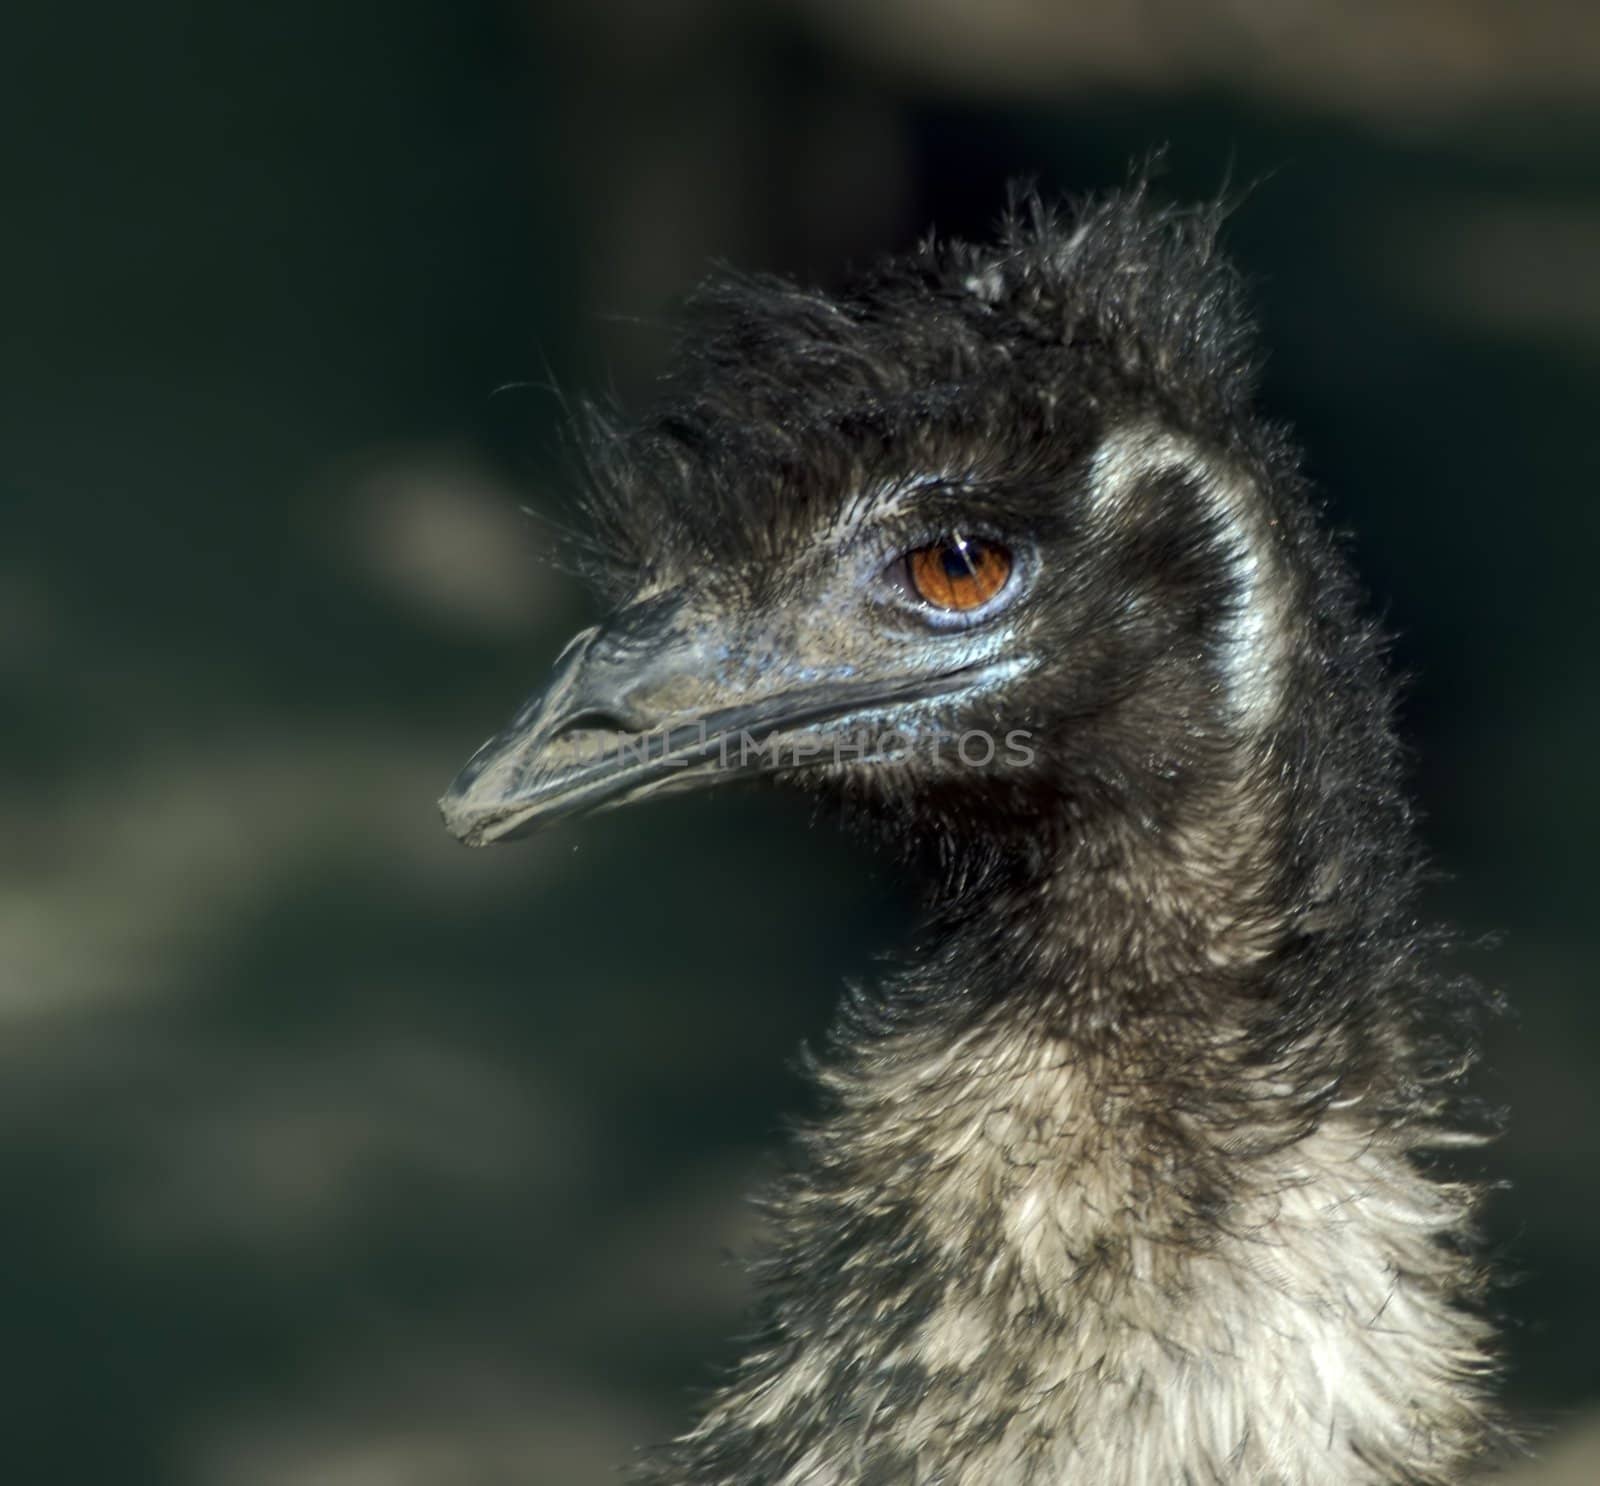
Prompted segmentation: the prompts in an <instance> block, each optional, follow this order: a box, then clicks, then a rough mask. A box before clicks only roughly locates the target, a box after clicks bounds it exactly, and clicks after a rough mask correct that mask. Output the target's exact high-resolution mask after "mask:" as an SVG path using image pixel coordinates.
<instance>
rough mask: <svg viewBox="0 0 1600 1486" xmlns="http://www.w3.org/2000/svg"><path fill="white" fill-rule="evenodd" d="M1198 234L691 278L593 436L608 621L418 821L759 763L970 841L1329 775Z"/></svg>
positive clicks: (1260, 458) (1068, 230)
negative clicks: (1227, 788) (837, 282)
mask: <svg viewBox="0 0 1600 1486" xmlns="http://www.w3.org/2000/svg"><path fill="white" fill-rule="evenodd" d="M1216 225H1217V213H1216V212H1215V211H1202V212H1195V213H1187V214H1185V213H1177V212H1164V211H1157V210H1154V209H1152V208H1150V207H1149V206H1148V205H1147V204H1146V203H1145V201H1144V200H1143V199H1142V196H1141V194H1140V193H1138V192H1134V193H1130V194H1127V195H1122V196H1115V197H1112V198H1110V199H1108V200H1106V201H1103V202H1100V203H1095V204H1090V205H1088V206H1086V207H1084V208H1082V209H1081V210H1080V211H1079V212H1078V213H1077V214H1076V215H1074V216H1072V217H1070V218H1058V217H1056V216H1054V215H1052V214H1051V213H1049V212H1047V211H1045V210H1044V209H1043V208H1042V207H1040V206H1039V205H1038V203H1037V202H1032V203H1027V204H1026V205H1025V207H1024V209H1023V210H1022V211H1021V212H1020V213H1018V214H1015V215H1013V217H1012V218H1011V219H1010V220H1009V221H1008V223H1007V224H1006V226H1005V229H1004V231H1003V234H1002V236H1001V238H1000V241H999V242H998V244H997V245H993V246H989V247H970V246H964V245H960V244H944V245H941V244H935V243H930V244H928V245H926V246H924V247H923V248H922V249H921V250H919V251H918V252H917V253H915V254H914V255H912V256H910V257H908V258H905V259H901V260H897V261H894V262H891V263H889V264H887V265H885V266H884V267H883V268H882V269H880V270H879V271H877V272H876V273H874V274H872V275H870V276H868V277H866V278H865V279H863V280H862V281H860V282H858V283H857V284H856V285H855V286H854V287H853V288H852V289H850V290H849V291H847V292H846V293H844V294H842V295H840V296H838V297H832V296H828V295H824V294H821V293H816V292H811V291H807V290H802V289H799V288H797V287H795V286H793V285H791V284H788V283H785V282H781V281H776V280H765V279H761V280H751V279H741V278H733V277H725V278H721V279H718V280H715V281H713V282H712V283H711V284H709V286H707V287H706V288H705V289H703V290H702V291H701V292H700V294H699V295H698V296H697V297H696V299H695V301H694V302H693V304H692V306H691V309H692V316H691V321H690V326H689V330H688V333H687V335H686V336H685V338H684V341H683V344H682V348H681V351H680V364H679V369H678V371H677V372H676V373H675V375H674V376H673V377H672V378H671V379H670V380H669V382H668V384H667V389H666V393H665V396H664V399H663V402H662V404H661V406H660V408H659V409H658V411H656V412H655V413H654V414H653V415H651V416H650V417H649V418H647V419H646V420H645V421H644V422H643V423H642V424H640V425H639V426H637V427H635V428H633V429H631V430H628V431H622V432H610V431H606V432H604V433H602V434H601V435H600V436H599V437H598V438H597V440H596V441H595V447H594V455H593V460H592V467H593V474H594V478H593V481H592V486H593V489H592V494H591V500H590V505H591V507H592V510H591V515H592V518H593V520H592V524H593V527H594V530H595V532H596V550H597V552H598V553H599V555H600V558H601V561H600V563H599V564H598V566H599V567H600V568H601V570H602V576H603V578H604V580H605V582H606V584H607V586H608V588H609V591H610V596H611V597H612V598H613V600H614V601H615V603H616V607H615V609H614V611H613V612H612V614H611V617H610V618H608V619H607V620H605V621H604V622H603V623H601V624H599V625H597V626H595V627H594V628H592V629H588V630H585V631H584V632H583V633H581V634H579V635H578V636H576V637H575V638H574V639H573V640H572V642H571V643H570V644H569V645H568V646H567V648H566V650H565V651H564V652H563V653H562V655H561V657H560V658H559V660H558V661H557V663H556V668H555V673H554V676H553V677H552V679H551V680H550V682H549V684H548V685H547V686H546V688H545V689H544V690H543V691H542V692H541V693H540V694H539V695H538V696H537V697H536V698H535V699H534V700H532V701H530V702H529V703H528V704H527V705H526V706H525V707H524V708H523V709H522V710H521V711H520V712H519V713H518V714H517V716H516V717H515V719H514V720H513V721H512V723H511V724H510V726H509V727H508V728H507V729H506V730H505V731H504V732H502V733H501V734H500V735H499V736H497V737H496V738H494V739H492V740H491V741H490V742H489V743H487V744H486V745H485V746H484V747H483V748H482V749H481V750H480V751H479V753H478V754H477V756H476V757H475V758H474V759H473V760H472V761H471V763H470V764H469V765H468V766H467V768H466V769H465V770H464V771H463V773H462V774H461V776H460V778H459V779H457V780H456V782H455V784H454V785H453V786H452V788H451V789H450V791H449V793H448V794H447V795H446V796H445V798H444V800H443V802H442V803H443V810H444V813H445V816H446V819H447V821H448V823H449V826H450V828H451V830H452V831H453V832H454V833H455V834H456V835H458V836H459V837H460V838H461V839H462V840H464V841H467V842H469V843H472V844H481V843H486V842H490V841H495V840H500V839H504V838H506V837H510V836H513V835H516V834H519V833H521V832H523V831H525V830H528V829H530V828H533V827H536V826H539V825H541V824H543V823H545V822H547V821H550V820H553V819H555V818H557V817H560V816H565V815H570V814H573V813H576V812H580V811H585V810H590V809H594V808H596V807H601V806H609V805H615V804H619V803H622V802H624V801H627V800H632V799H637V798H640V797H642V796H645V795H648V794H652V793H657V792H661V791H666V790H680V789H691V788H700V787H704V786H708V785H711V784H715V783H719V782H722V781H725V780H731V779H736V778H741V777H748V776H754V775H763V776H769V777H773V778H775V779H779V780H783V781H786V782H791V783H794V784H797V785H802V786H805V787H808V788H811V789H814V790H816V791H818V792H820V793H822V794H824V795H826V796H830V797H832V798H834V799H837V800H839V801H841V802H843V803H845V804H847V805H849V806H852V807H854V808H855V810H856V811H857V812H859V813H862V814H865V815H867V816H869V817H871V818H872V819H873V820H875V821H876V822H878V823H880V824H882V825H886V826H887V828H888V829H889V830H890V832H891V833H893V834H894V835H895V836H896V837H897V838H899V839H901V840H903V841H907V842H909V843H911V844H931V845H933V846H934V847H935V848H937V850H938V854H939V855H941V856H944V857H949V856H950V855H952V852H953V851H954V853H955V854H959V852H960V851H961V850H962V849H964V848H967V847H974V848H975V847H977V846H980V845H982V846H985V847H987V848H989V849H991V850H992V851H995V852H1000V853H1004V852H1007V851H1010V850H1013V849H1016V848H1018V847H1020V846H1021V845H1022V844H1023V843H1034V842H1037V841H1038V840H1039V839H1040V838H1041V837H1054V836H1057V835H1059V834H1060V833H1061V832H1062V831H1070V830H1071V829H1073V828H1074V825H1075V823H1081V821H1082V820H1083V819H1084V818H1085V816H1086V815H1087V814H1089V813H1091V812H1094V811H1097V810H1112V811H1115V812H1116V813H1118V815H1120V816H1121V817H1123V818H1125V819H1129V820H1134V821H1137V822H1143V823H1144V825H1145V826H1146V827H1148V828H1151V829H1153V830H1157V831H1159V830H1160V829H1161V828H1163V826H1171V825H1172V824H1173V822H1174V821H1176V820H1177V819H1178V818H1179V816H1181V808H1180V807H1181V803H1182V800H1183V798H1184V797H1185V795H1186V794H1190V795H1192V793H1193V791H1194V790H1195V789H1196V788H1198V787H1200V786H1202V785H1204V786H1207V787H1215V788H1221V787H1222V786H1223V784H1224V782H1225V781H1227V780H1234V781H1237V779H1238V778H1239V777H1240V775H1241V770H1243V771H1244V772H1246V773H1248V772H1249V771H1250V769H1252V768H1254V769H1256V772H1257V773H1258V774H1259V773H1261V771H1262V769H1266V770H1267V772H1271V768H1270V761H1271V757H1272V754H1273V750H1274V748H1275V747H1276V748H1277V749H1278V752H1279V754H1280V755H1281V759H1280V763H1281V764H1282V767H1281V768H1279V770H1278V775H1279V777H1280V781H1281V778H1282V777H1286V775H1287V774H1288V773H1292V761H1293V758H1295V757H1299V758H1305V757H1308V756H1309V755H1310V754H1311V753H1313V752H1318V753H1320V755H1325V756H1328V757H1334V756H1335V755H1337V754H1338V753H1339V749H1338V748H1333V749H1332V751H1331V752H1330V751H1329V746H1328V740H1327V739H1322V740H1320V741H1319V740H1317V739H1314V738H1311V737H1310V736H1309V735H1307V734H1306V733H1305V730H1304V728H1300V729H1299V730H1298V732H1297V730H1296V726H1295V724H1294V723H1293V722H1292V721H1291V719H1292V718H1293V717H1294V716H1296V715H1297V712H1303V711H1304V706H1303V705H1302V704H1303V703H1304V701H1305V699H1306V698H1308V697H1310V696H1312V695H1313V694H1314V693H1313V688H1316V687H1321V686H1326V685H1328V684H1329V683H1330V677H1332V674H1333V673H1332V671H1331V670H1330V666H1333V665H1334V663H1335V659H1336V657H1337V656H1338V655H1340V654H1342V653H1348V652H1349V651H1350V649H1351V647H1350V646H1349V645H1348V644H1347V643H1345V642H1346V641H1347V640H1348V638H1349V636H1348V634H1344V633H1334V632H1333V631H1338V630H1340V628H1341V626H1340V624H1339V623H1338V622H1333V623H1332V630H1329V626H1328V623H1327V622H1325V621H1326V620H1327V614H1328V612H1332V611H1336V610H1337V609H1338V608H1339V603H1338V601H1337V592H1338V590H1339V587H1340V580H1339V579H1338V576H1337V563H1336V562H1335V561H1333V560H1332V559H1330V558H1329V557H1328V556H1327V554H1326V552H1325V542H1324V539H1323V538H1321V537H1320V536H1319V535H1318V534H1317V533H1316V531H1315V529H1314V524H1313V522H1312V521H1311V518H1310V515H1309V512H1308V510H1307V508H1306V503H1305V501H1304V499H1303V497H1302V496H1301V494H1300V492H1299V489H1298V482H1297V477H1296V476H1295V474H1294V468H1293V460H1292V456H1291V455H1290V454H1289V453H1288V452H1287V451H1286V447H1285V446H1284V444H1283V443H1282V441H1281V440H1280V439H1279V438H1278V437H1277V436H1276V435H1275V434H1274V433H1273V432H1272V431H1271V430H1269V429H1267V428H1266V427H1265V426H1264V425H1263V424H1261V423H1260V422H1259V420H1258V419H1257V418H1256V417H1255V416H1254V414H1253V413H1252V411H1251V409H1250V406H1249V400H1250V397H1251V394H1252V384H1253V380H1254V359H1255V358H1254V352H1253V349H1252V343H1251V337H1250V331H1249V327H1248V322H1247V321H1246V319H1245V317H1244V316H1243V314H1242V313H1241V310H1240V308H1239V305H1238V302H1237V301H1238V291H1237V287H1236V283H1235V279H1234V277H1233V275H1232V273H1231V271H1230V270H1229V269H1228V267H1227V266H1226V265H1225V264H1224V263H1222V262H1221V261H1220V260H1219V259H1218V257H1217V256H1216V254H1215V252H1214V250H1213V238H1214V233H1215V229H1216ZM1330 563H1331V566H1330ZM1318 591H1321V592H1323V593H1325V594H1326V593H1332V594H1334V596H1335V597H1334V600H1333V602H1332V610H1331V611H1326V612H1321V613H1320V615H1319V612H1318V611H1317V606H1316V604H1314V603H1313V602H1312V600H1311V598H1310V595H1311V594H1313V593H1314V592H1318ZM1324 608H1325V610H1326V606H1324ZM1355 648H1356V649H1359V648H1360V647H1359V646H1357V647H1355ZM1335 668H1336V667H1335ZM1338 710H1339V709H1338V707H1337V706H1334V707H1332V708H1331V709H1330V710H1329V712H1328V717H1329V718H1335V714H1337V713H1338ZM1325 721H1326V719H1325ZM1327 725H1328V726H1331V727H1335V730H1337V728H1336V718H1335V721H1333V722H1327ZM1357 752H1359V750H1357ZM1264 761H1265V762H1264ZM1284 761H1288V762H1284ZM1257 766H1260V767H1257ZM1274 787H1277V786H1274ZM1029 849H1032V848H1031V847H1029Z"/></svg>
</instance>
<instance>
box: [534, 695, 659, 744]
mask: <svg viewBox="0 0 1600 1486" xmlns="http://www.w3.org/2000/svg"><path fill="white" fill-rule="evenodd" d="M650 726H651V719H650V718H649V717H647V716H646V715H645V714H644V713H642V712H640V711H639V710H638V709H636V708H634V707H630V706H629V705H628V704H627V703H626V702H625V701H616V702H607V703H604V704H596V705H594V706H589V707H583V708H580V709H579V710H577V711H575V712H570V713H568V714H567V716H565V717H563V718H562V719H561V721H560V723H559V724H558V725H557V726H556V728H555V729H554V730H553V731H552V732H551V734H550V737H551V738H567V737H571V736H572V735H573V734H576V733H643V732H648V731H649V729H650Z"/></svg>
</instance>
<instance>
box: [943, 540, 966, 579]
mask: <svg viewBox="0 0 1600 1486" xmlns="http://www.w3.org/2000/svg"><path fill="white" fill-rule="evenodd" d="M971 574H972V557H971V555H970V544H968V546H964V547H957V546H956V545H954V544H953V543H952V544H951V545H950V546H948V547H946V548H945V549H944V575H945V577H947V578H966V577H970V576H971Z"/></svg>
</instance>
